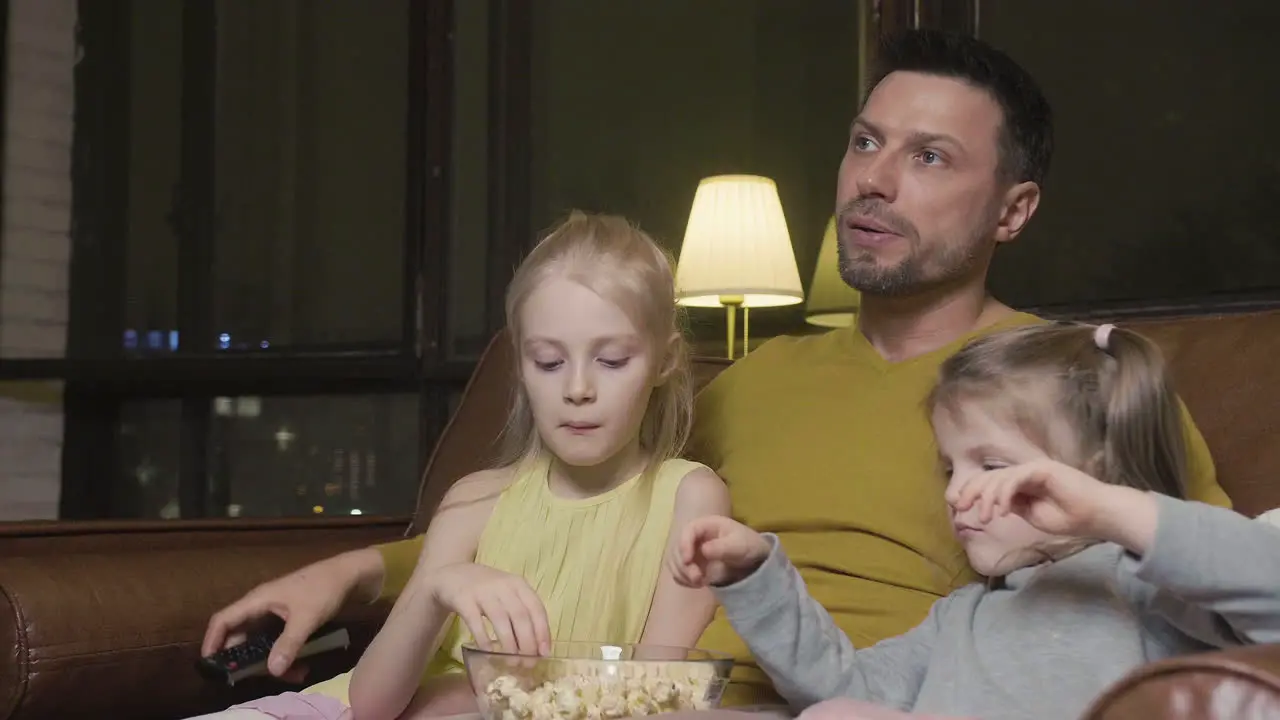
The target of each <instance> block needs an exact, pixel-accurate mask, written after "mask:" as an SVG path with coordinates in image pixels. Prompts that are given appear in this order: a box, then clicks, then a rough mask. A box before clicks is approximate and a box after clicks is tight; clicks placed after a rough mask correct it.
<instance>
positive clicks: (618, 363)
mask: <svg viewBox="0 0 1280 720" xmlns="http://www.w3.org/2000/svg"><path fill="white" fill-rule="evenodd" d="M630 360H631V358H620V359H618V360H610V359H608V358H600V364H601V365H603V366H605V367H607V368H609V369H610V370H617V369H619V368H624V367H626V366H627V363H628V362H630Z"/></svg>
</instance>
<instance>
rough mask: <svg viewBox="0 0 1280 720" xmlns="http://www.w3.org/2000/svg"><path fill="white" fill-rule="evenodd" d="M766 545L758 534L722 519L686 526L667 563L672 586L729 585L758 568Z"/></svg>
mask: <svg viewBox="0 0 1280 720" xmlns="http://www.w3.org/2000/svg"><path fill="white" fill-rule="evenodd" d="M767 557H769V543H768V541H766V540H765V539H764V536H762V535H761V534H760V533H758V532H756V531H755V530H752V529H751V528H749V527H747V526H746V525H743V524H742V523H740V522H738V521H736V520H732V519H730V518H727V517H724V516H722V515H708V516H704V517H700V518H698V519H696V520H692V521H690V522H689V524H688V525H687V526H685V529H684V534H683V535H682V536H681V538H680V543H679V545H678V546H677V547H676V548H675V554H674V555H673V556H672V557H671V558H670V559H669V562H670V565H671V574H672V576H673V577H674V578H675V579H676V582H678V583H680V584H681V585H685V586H687V587H705V586H707V585H731V584H733V583H735V582H737V581H739V580H741V579H743V578H745V577H747V576H748V575H750V574H751V573H753V572H755V570H756V568H758V567H760V563H762V562H764V560H765V558H767Z"/></svg>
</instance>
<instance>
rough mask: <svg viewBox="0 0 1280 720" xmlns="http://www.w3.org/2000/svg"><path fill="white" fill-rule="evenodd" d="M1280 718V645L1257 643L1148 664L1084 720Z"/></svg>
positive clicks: (1105, 695)
mask: <svg viewBox="0 0 1280 720" xmlns="http://www.w3.org/2000/svg"><path fill="white" fill-rule="evenodd" d="M1272 717H1280V645H1252V646H1248V647H1241V648H1232V649H1230V650H1223V651H1219V652H1210V653H1202V654H1197V655H1187V656H1183V657H1179V658H1173V659H1170V660H1163V661H1160V662H1156V663H1151V664H1149V665H1145V666H1143V667H1141V668H1138V669H1137V670H1135V671H1133V672H1132V673H1130V674H1129V675H1128V676H1126V677H1125V678H1123V679H1122V680H1121V681H1120V682H1118V683H1116V684H1115V685H1114V686H1112V687H1111V688H1110V689H1109V690H1107V692H1105V693H1103V694H1102V696H1101V697H1099V698H1098V699H1097V700H1096V701H1094V703H1093V705H1092V706H1091V707H1090V709H1089V711H1088V712H1087V713H1085V715H1084V720H1122V719H1123V720H1129V719H1131V718H1167V719H1168V720H1245V719H1247V718H1272Z"/></svg>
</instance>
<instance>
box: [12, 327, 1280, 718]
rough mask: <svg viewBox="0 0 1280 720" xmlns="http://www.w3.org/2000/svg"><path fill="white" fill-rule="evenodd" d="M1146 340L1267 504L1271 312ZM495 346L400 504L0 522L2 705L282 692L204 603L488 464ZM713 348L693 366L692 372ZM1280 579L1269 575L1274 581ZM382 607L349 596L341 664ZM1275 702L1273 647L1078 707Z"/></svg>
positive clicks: (190, 709)
mask: <svg viewBox="0 0 1280 720" xmlns="http://www.w3.org/2000/svg"><path fill="white" fill-rule="evenodd" d="M1133 326H1135V327H1139V328H1140V329H1142V330H1144V331H1145V332H1147V333H1149V334H1150V335H1151V336H1153V337H1154V338H1156V339H1157V340H1158V341H1159V342H1160V343H1161V344H1162V346H1163V347H1164V348H1165V350H1166V351H1167V352H1168V354H1169V357H1170V358H1171V361H1172V363H1173V366H1174V368H1175V372H1176V375H1177V379H1178V382H1179V387H1180V389H1181V392H1182V395H1183V397H1184V399H1185V400H1186V403H1187V404H1188V406H1189V407H1190V408H1191V411H1192V413H1193V414H1194V416H1195V418H1196V420H1197V422H1198V423H1199V425H1200V428H1201V430H1202V431H1203V432H1204V435H1205V437H1206V438H1207V440H1208V442H1209V446H1210V447H1211V448H1212V450H1213V453H1214V457H1215V460H1216V461H1217V465H1218V473H1219V477H1220V478H1221V481H1222V484H1223V485H1224V487H1225V488H1226V489H1227V491H1228V492H1229V493H1230V495H1231V497H1232V499H1233V500H1234V501H1235V503H1236V506H1237V508H1238V509H1239V510H1241V511H1242V512H1245V513H1247V514H1249V515H1256V514H1258V513H1260V512H1263V511H1265V510H1269V509H1271V508H1273V507H1277V506H1280V480H1278V479H1277V478H1280V442H1277V439H1280V362H1277V360H1276V358H1277V357H1280V312H1255V313H1248V314H1238V315H1230V316H1221V317H1195V318H1184V319H1162V320H1148V321H1142V322H1135V323H1133ZM508 359H509V350H508V347H507V345H506V343H504V342H497V343H495V344H494V345H493V346H492V347H491V349H490V350H489V352H488V353H487V354H486V356H485V358H484V359H483V361H482V362H481V364H480V367H479V368H478V369H477V371H476V374H475V376H474V377H473V378H472V380H471V383H470V385H469V387H468V390H467V393H466V397H465V399H464V401H463V402H462V404H461V406H460V408H459V409H458V411H457V413H456V415H455V417H454V418H453V421H452V422H451V423H450V425H449V427H448V428H447V429H446V431H445V433H444V434H443V436H442V437H441V439H440V442H439V444H438V446H437V448H436V451H435V453H434V455H433V457H432V459H431V462H430V463H429V465H428V468H427V471H426V474H425V476H424V478H423V484H422V489H421V493H420V497H419V502H418V508H417V512H416V514H415V515H414V516H413V518H410V517H405V518H399V519H396V518H392V519H361V518H351V519H335V520H324V521H314V520H281V521H245V520H235V521H205V522H185V523H177V522H160V521H156V522H136V523H123V522H121V523H115V522H102V523H57V522H54V523H23V524H8V525H4V524H0V647H7V648H9V650H7V651H5V654H4V657H3V659H0V719H3V718H13V719H15V720H17V719H23V720H26V719H35V718H41V719H55V718H56V719H57V720H75V719H77V718H94V719H95V720H101V719H103V718H111V719H113V720H127V719H133V718H138V719H143V718H157V719H159V718H180V717H185V716H188V715H192V714H196V713H199V712H207V711H210V710H214V709H218V708H221V707H225V706H226V705H228V704H230V703H232V702H234V701H236V700H238V699H240V698H245V697H250V696H255V695H261V694H265V693H268V692H276V691H280V690H283V689H287V688H286V686H283V685H280V684H277V683H274V682H271V681H246V682H244V683H241V684H238V685H237V686H236V688H234V689H230V688H227V687H225V686H219V685H217V684H215V683H211V682H208V681H206V680H204V679H202V678H201V677H200V676H199V675H197V674H196V672H195V671H194V669H193V663H194V662H195V660H196V656H197V653H198V648H199V642H200V637H201V635H202V632H203V629H204V625H205V622H206V620H207V619H208V617H209V615H210V613H212V612H213V611H214V610H215V609H217V608H219V607H221V606H222V605H224V604H225V603H227V602H230V601H231V600H233V599H235V598H237V597H239V596H240V595H241V594H242V593H243V592H245V591H246V590H248V589H249V588H251V587H252V586H253V585H255V584H256V583H258V582H261V581H263V580H266V579H268V578H271V577H274V576H276V575H279V574H282V573H284V572H286V571H289V570H292V569H294V568H296V567H298V566H300V565H302V564H304V563H306V562H308V561H311V560H314V559H318V558H321V557H325V556H328V555H332V554H334V553H337V552H339V551H342V550H345V549H348V548H355V547H360V546H363V545H367V544H369V543H373V542H379V541H385V540H390V539H394V538H397V537H401V536H403V535H404V534H405V533H406V532H416V531H418V530H420V529H421V528H422V526H423V524H424V522H425V521H426V519H427V518H428V517H429V516H430V511H431V510H432V509H433V508H434V507H435V504H436V502H437V501H438V500H439V498H440V496H441V493H442V492H443V490H444V489H445V488H446V487H447V486H448V483H449V482H451V481H452V479H454V478H456V477H458V476H459V475H461V474H463V473H466V472H468V471H470V470H472V469H475V468H477V467H480V466H481V465H483V464H484V463H485V461H486V459H487V458H488V456H489V453H490V450H491V442H492V439H493V438H494V437H495V436H496V434H497V431H498V429H499V427H500V426H501V424H502V422H503V420H504V419H505V412H504V408H505V404H506V400H507V393H508V390H509V387H510V376H509V372H508V364H507V363H508ZM724 365H725V361H716V360H705V361H700V362H699V363H698V372H699V375H700V380H702V381H703V382H705V381H706V380H707V379H709V378H710V377H713V376H714V375H715V374H716V373H717V372H719V371H720V370H721V369H722V368H723V367H724ZM1277 592H1280V578H1278V579H1277ZM385 611H386V608H385V607H381V606H377V605H374V606H367V607H361V608H349V609H347V610H346V611H345V612H344V614H343V616H342V619H343V620H344V621H345V622H347V623H348V625H349V627H351V629H352V631H353V636H354V640H355V644H354V646H353V647H352V648H351V649H350V650H348V651H344V652H338V653H332V654H330V656H329V657H327V658H326V659H325V660H324V662H322V663H320V664H319V665H318V666H317V667H315V668H313V675H312V678H313V679H319V678H320V677H324V676H328V675H332V674H334V673H336V672H339V671H340V670H343V669H346V668H349V667H351V666H352V665H354V663H355V660H356V658H357V653H358V652H359V650H360V648H363V647H364V645H366V644H367V643H368V641H369V639H370V638H371V637H372V634H373V633H374V632H375V631H376V629H377V626H378V623H379V622H380V621H381V619H382V618H383V617H384V616H385ZM1086 717H1087V718H1088V720H1118V719H1120V718H1124V719H1125V720H1129V719H1131V718H1198V719H1215V720H1216V719H1224V720H1225V719H1226V718H1230V719H1231V720H1241V719H1242V718H1262V717H1280V647H1272V646H1263V647H1254V648H1246V649H1242V650H1234V651H1230V652H1221V653H1212V654H1206V655H1202V656H1198V657H1190V658H1181V659H1178V660H1175V661H1170V662H1164V663H1156V664H1153V665H1150V666H1147V667H1144V668H1141V669H1139V670H1138V671H1136V672H1135V673H1133V674H1132V675H1131V676H1130V677H1129V678H1126V679H1125V680H1124V681H1122V682H1120V683H1118V684H1117V685H1116V686H1115V687H1113V688H1111V689H1110V690H1109V691H1108V692H1106V693H1105V694H1104V695H1103V696H1102V697H1101V698H1098V699H1097V701H1096V702H1095V704H1094V707H1093V708H1092V709H1091V710H1090V712H1089V713H1088V714H1087V716H1086Z"/></svg>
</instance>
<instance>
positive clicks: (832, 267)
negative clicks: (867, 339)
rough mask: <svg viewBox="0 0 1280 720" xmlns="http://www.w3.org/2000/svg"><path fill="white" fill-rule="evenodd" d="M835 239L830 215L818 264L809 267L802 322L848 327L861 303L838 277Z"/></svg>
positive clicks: (853, 291)
mask: <svg viewBox="0 0 1280 720" xmlns="http://www.w3.org/2000/svg"><path fill="white" fill-rule="evenodd" d="M838 242H840V240H839V238H838V237H837V236H836V219H835V218H834V217H832V218H831V219H830V220H829V221H827V231H826V232H825V233H823V235H822V249H821V250H819V251H818V264H817V265H815V266H814V268H813V282H811V283H809V299H808V303H807V304H806V305H805V321H807V322H808V323H809V324H811V325H819V326H821V327H832V328H834V327H849V326H850V325H852V324H853V318H854V317H855V316H856V315H857V314H858V307H859V306H860V305H861V304H862V295H861V294H860V293H859V292H858V291H857V290H854V289H853V288H851V287H849V286H848V285H847V284H845V281H844V280H843V279H842V278H841V277H840V256H839V253H838V252H837V250H836V243H838Z"/></svg>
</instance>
